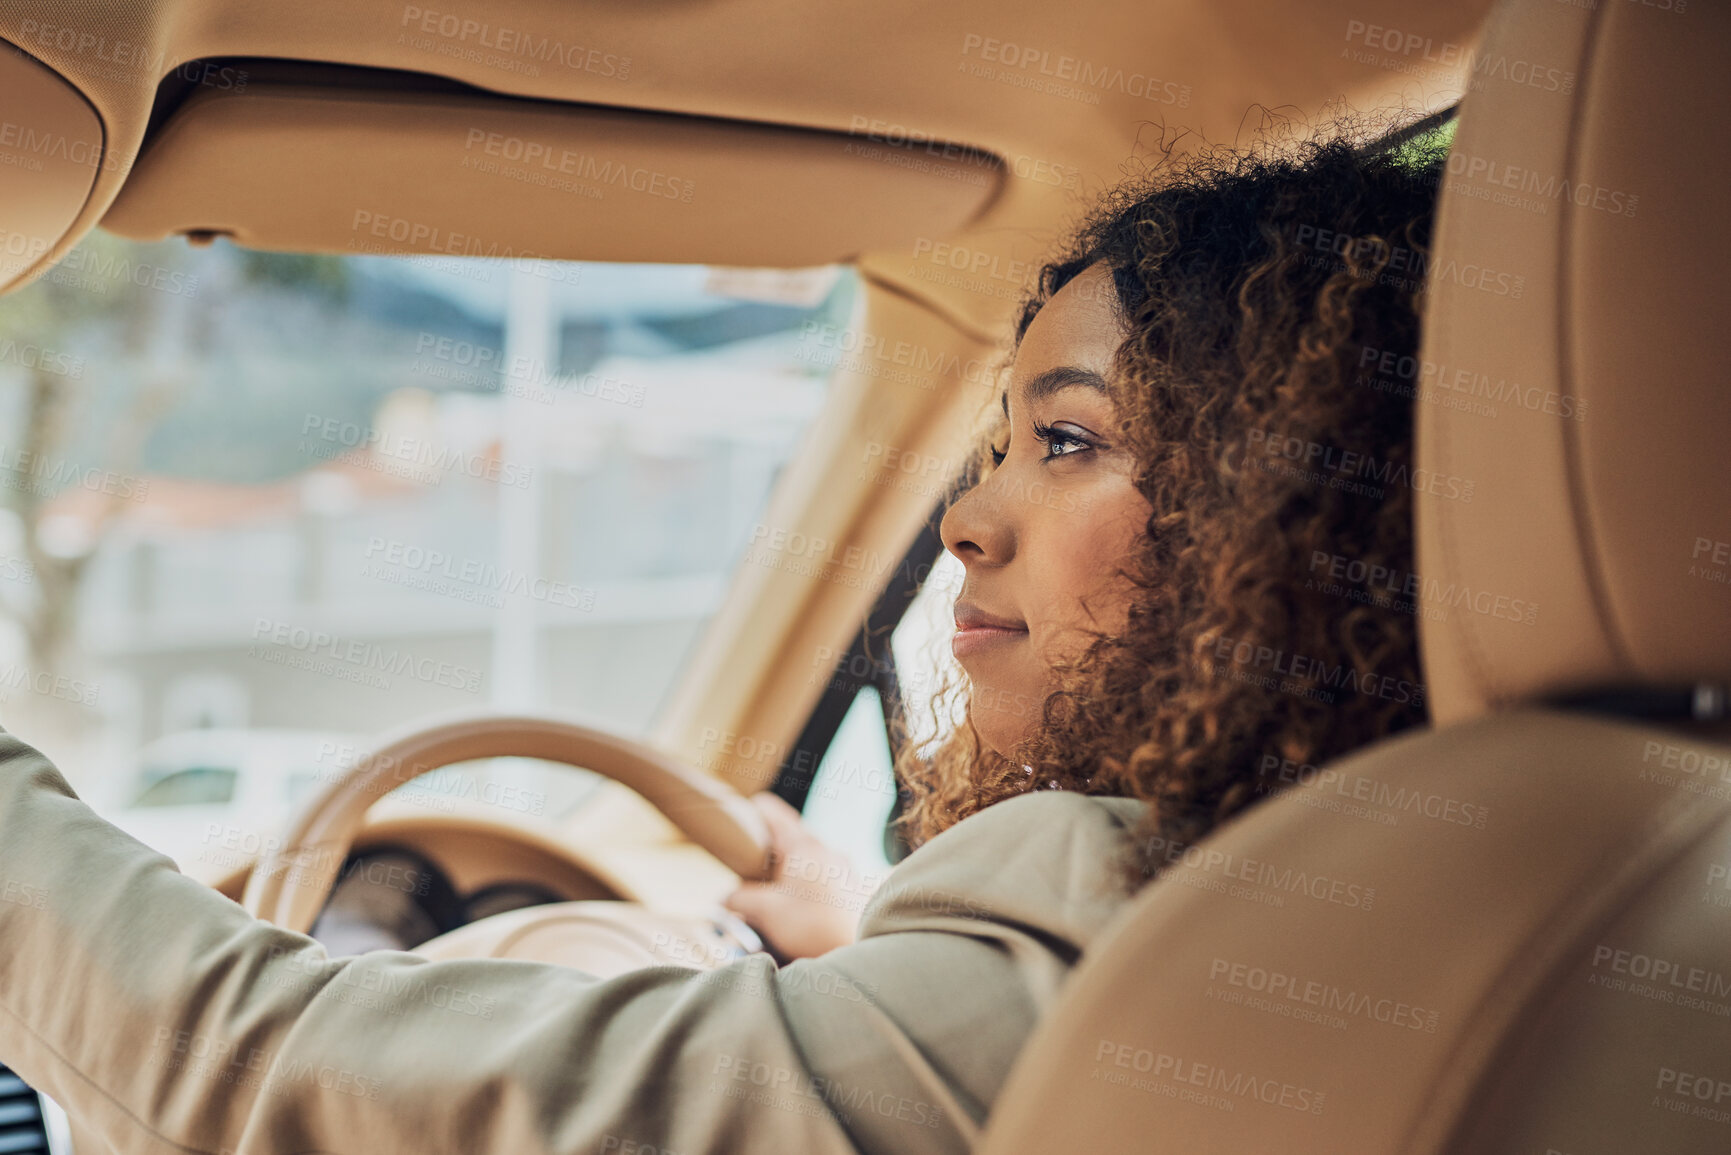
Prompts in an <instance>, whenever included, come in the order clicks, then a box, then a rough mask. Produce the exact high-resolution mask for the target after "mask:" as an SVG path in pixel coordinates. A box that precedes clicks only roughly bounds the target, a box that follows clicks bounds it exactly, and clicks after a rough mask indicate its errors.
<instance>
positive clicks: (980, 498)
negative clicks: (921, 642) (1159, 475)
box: [941, 265, 1150, 757]
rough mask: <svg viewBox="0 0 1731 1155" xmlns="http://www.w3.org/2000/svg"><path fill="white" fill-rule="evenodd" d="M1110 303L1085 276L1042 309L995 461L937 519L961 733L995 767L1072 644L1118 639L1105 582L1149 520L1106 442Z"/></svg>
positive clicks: (1111, 411) (1124, 605)
mask: <svg viewBox="0 0 1731 1155" xmlns="http://www.w3.org/2000/svg"><path fill="white" fill-rule="evenodd" d="M1116 301H1117V297H1116V293H1115V291H1114V289H1113V285H1112V277H1111V274H1110V273H1109V272H1108V271H1107V270H1106V267H1105V266H1104V265H1094V266H1092V267H1091V268H1089V269H1087V270H1086V271H1084V272H1083V273H1082V274H1081V275H1079V276H1077V277H1076V278H1075V279H1074V280H1073V281H1071V282H1070V283H1069V284H1067V285H1065V286H1064V287H1063V288H1062V289H1060V290H1059V291H1058V292H1057V293H1055V294H1054V295H1053V296H1052V298H1051V300H1050V301H1048V302H1047V303H1046V305H1045V306H1044V307H1043V308H1041V310H1040V311H1039V313H1038V314H1037V315H1036V316H1035V318H1034V321H1033V324H1031V325H1030V326H1029V327H1028V331H1027V333H1026V334H1025V335H1024V336H1023V338H1022V345H1021V348H1020V349H1019V350H1018V351H1017V353H1016V362H1015V366H1014V369H1013V371H1012V373H1011V376H1010V383H1009V387H1008V390H1007V391H1006V393H1005V395H1004V398H1003V402H1004V407H1005V411H1006V413H1007V414H1008V417H1009V422H1008V426H1007V430H1008V432H1007V433H1005V434H1000V437H999V440H998V441H997V442H996V443H995V444H994V446H993V449H994V451H995V452H997V453H1002V454H1003V458H1002V460H1001V461H1000V463H999V464H998V466H997V467H996V468H995V469H993V470H992V471H991V472H990V473H989V474H988V475H987V476H986V478H985V479H984V480H983V481H982V482H981V483H980V484H979V485H976V486H975V487H974V488H973V489H971V490H969V491H968V492H967V493H966V494H964V495H963V496H962V497H961V498H960V499H959V500H958V501H957V502H956V503H955V504H954V505H952V506H951V507H950V509H949V511H948V512H947V513H945V514H944V520H943V525H942V527H941V532H942V535H943V539H944V546H945V548H947V549H948V550H949V551H950V552H951V553H952V554H954V555H955V556H956V558H957V559H958V560H960V561H961V563H962V565H963V566H965V567H966V569H967V579H966V581H965V582H964V583H963V586H962V593H961V596H960V597H959V598H958V599H957V600H956V636H955V640H954V642H953V643H952V646H953V648H954V651H955V655H956V659H957V660H958V661H959V662H960V663H961V665H962V668H963V670H965V671H966V672H967V675H968V681H969V700H970V713H971V715H972V717H973V720H974V726H975V728H976V729H977V730H978V731H979V733H980V737H981V739H982V740H983V741H985V743H986V744H987V745H989V746H991V747H992V748H993V749H994V750H996V751H997V752H998V753H1000V754H1002V755H1005V756H1006V757H1007V756H1010V752H1011V748H1012V747H1014V746H1015V744H1016V743H1017V742H1018V741H1020V740H1021V739H1023V738H1025V737H1027V736H1029V735H1031V734H1032V733H1033V732H1034V731H1035V730H1036V729H1037V728H1038V726H1039V724H1040V717H1041V709H1042V706H1043V703H1044V701H1045V697H1046V694H1047V693H1048V692H1050V689H1051V674H1050V671H1051V666H1052V664H1053V662H1054V661H1055V660H1057V659H1060V658H1067V657H1073V656H1075V655H1076V654H1079V653H1080V652H1081V651H1082V650H1083V649H1085V648H1086V646H1087V642H1088V640H1089V639H1088V637H1087V633H1086V632H1085V631H1099V632H1103V633H1107V634H1116V633H1120V632H1122V630H1123V629H1124V626H1125V623H1126V620H1127V615H1128V611H1129V605H1130V598H1131V594H1132V592H1133V587H1132V586H1131V585H1130V583H1129V582H1128V580H1126V579H1124V578H1122V577H1120V576H1118V574H1117V571H1118V569H1119V568H1120V567H1121V565H1122V564H1123V563H1124V562H1125V561H1126V560H1127V559H1128V558H1129V555H1130V553H1131V551H1132V549H1133V548H1134V546H1135V543H1136V541H1137V539H1138V538H1139V536H1140V535H1141V534H1142V533H1143V532H1144V531H1145V526H1146V522H1147V518H1148V514H1149V512H1150V507H1149V505H1148V503H1147V501H1146V500H1145V499H1144V498H1143V497H1142V495H1141V493H1140V492H1138V491H1137V489H1136V488H1135V486H1134V485H1133V484H1132V483H1131V479H1132V477H1133V475H1134V471H1135V462H1134V460H1133V459H1132V457H1131V455H1130V453H1129V452H1128V451H1127V450H1126V449H1123V448H1121V447H1120V446H1118V445H1117V444H1116V443H1115V430H1116V426H1117V418H1116V408H1115V406H1114V405H1113V403H1112V398H1111V395H1110V393H1109V392H1108V390H1107V386H1106V378H1107V376H1108V375H1109V374H1110V373H1111V372H1112V361H1113V355H1114V354H1115V353H1116V352H1117V349H1118V346H1119V345H1120V344H1121V343H1122V342H1123V340H1124V336H1125V330H1124V327H1123V324H1122V322H1121V321H1120V320H1119V317H1118V310H1117V304H1116ZM1005 437H1007V438H1008V440H1007V441H1005V440H1004V438H1005Z"/></svg>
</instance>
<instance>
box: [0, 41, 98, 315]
mask: <svg viewBox="0 0 1731 1155" xmlns="http://www.w3.org/2000/svg"><path fill="white" fill-rule="evenodd" d="M0 93H4V94H5V101H4V112H3V114H0V205H5V206H6V219H5V221H4V223H3V224H0V287H4V286H5V285H6V284H8V283H9V282H11V281H12V280H13V279H15V278H16V277H18V276H20V275H21V274H23V273H24V272H26V271H27V270H29V269H31V268H33V267H35V266H37V265H39V264H41V262H42V259H43V258H44V257H46V256H47V255H48V253H49V251H50V250H51V249H53V248H54V247H55V246H56V245H58V244H59V243H60V239H61V237H63V236H65V235H66V232H67V230H68V229H70V228H71V227H72V222H73V221H74V220H75V219H76V218H77V217H78V214H79V212H80V210H82V209H83V208H84V202H85V199H86V198H87V197H88V196H89V195H90V190H91V188H92V187H93V186H94V185H95V184H96V174H97V173H98V172H99V171H100V170H101V168H102V162H103V154H102V123H101V122H100V121H99V120H97V119H96V113H95V111H94V110H93V109H92V108H91V107H90V102H89V101H87V100H85V99H84V97H82V96H80V95H79V93H78V90H77V89H75V88H73V87H72V86H71V85H70V84H68V83H66V81H65V80H64V79H63V78H62V77H60V76H58V75H56V74H55V73H54V72H53V71H51V70H50V69H48V68H46V67H44V66H43V65H42V64H40V63H38V62H37V61H35V60H32V59H31V58H30V57H28V56H25V55H24V54H23V53H21V52H16V51H12V50H10V49H9V48H8V47H6V46H0Z"/></svg>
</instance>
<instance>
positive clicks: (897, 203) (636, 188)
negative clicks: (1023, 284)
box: [103, 70, 1004, 267]
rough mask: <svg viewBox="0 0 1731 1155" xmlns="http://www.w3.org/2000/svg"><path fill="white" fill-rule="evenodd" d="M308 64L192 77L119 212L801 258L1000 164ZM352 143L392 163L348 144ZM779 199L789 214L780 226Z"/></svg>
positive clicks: (404, 246)
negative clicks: (318, 75) (340, 73)
mask: <svg viewBox="0 0 1731 1155" xmlns="http://www.w3.org/2000/svg"><path fill="white" fill-rule="evenodd" d="M297 79H298V77H297V74H296V73H295V72H294V71H293V70H287V71H286V73H285V74H284V75H283V76H281V77H279V78H276V79H272V78H269V77H262V78H261V77H259V76H255V77H254V78H253V80H252V82H251V83H249V84H248V85H247V87H246V88H245V89H243V90H240V91H236V90H234V89H217V88H212V89H206V90H204V91H201V92H198V93H195V94H194V95H193V96H192V97H191V98H189V99H188V100H187V102H186V103H185V104H184V105H182V106H181V107H180V108H179V109H178V110H177V111H176V112H175V114H174V116H173V117H172V118H171V119H170V120H169V121H168V123H167V124H166V125H165V126H164V128H163V129H162V131H161V132H160V133H158V134H157V135H156V137H155V138H154V139H153V141H152V143H151V145H150V147H149V148H148V149H146V150H145V152H144V155H143V157H141V158H140V160H139V163H138V164H137V166H136V167H135V168H134V170H133V172H132V175H131V178H130V179H129V180H128V181H127V182H126V186H125V187H124V188H123V189H122V190H121V192H120V196H119V197H118V198H117V199H116V200H115V202H114V206H113V207H112V208H110V209H109V210H108V215H107V216H105V217H104V218H103V226H104V227H105V228H107V229H109V230H110V231H112V232H116V233H119V234H121V235H122V236H128V237H134V238H137V239H141V240H158V239H161V238H162V237H166V236H173V235H176V234H180V233H186V232H193V231H198V230H216V231H222V232H226V233H229V234H231V235H232V236H233V237H234V238H235V240H236V241H237V243H239V244H242V245H246V246H248V247H249V248H264V249H285V250H288V251H291V252H319V251H329V250H333V249H334V250H337V251H341V252H349V253H425V254H436V255H439V256H458V257H466V256H490V257H522V256H537V257H545V258H549V259H559V260H569V259H579V258H580V259H583V260H591V261H677V262H682V263H691V264H723V265H750V264H766V265H778V266H795V267H797V266H801V265H820V264H826V263H828V262H831V261H840V260H847V259H849V258H851V257H852V256H853V255H854V254H856V253H859V252H861V251H866V250H872V249H879V248H892V247H895V246H898V245H911V244H912V243H913V241H914V239H915V238H917V237H921V236H946V235H948V234H949V233H950V232H952V231H954V230H956V229H959V228H961V227H962V226H963V225H965V224H966V223H967V222H968V221H969V220H971V219H972V218H973V217H974V216H975V215H977V214H978V213H979V211H980V210H981V209H982V207H983V206H984V205H985V204H986V203H988V202H989V201H990V200H991V199H992V198H993V197H994V196H995V195H996V194H997V192H998V189H999V187H1000V186H1001V185H1002V183H1003V180H1004V173H1003V171H1002V168H1001V166H1000V165H999V163H998V161H997V159H996V158H994V157H989V156H985V155H975V154H972V153H970V152H968V151H967V150H966V149H963V148H960V147H951V148H949V149H948V150H943V149H940V150H939V151H938V153H937V155H935V156H928V155H926V154H925V153H924V152H911V151H909V150H906V149H903V150H902V153H901V155H899V156H897V157H895V158H892V159H899V160H900V161H901V162H902V163H901V164H896V163H886V162H885V160H884V159H882V158H881V157H878V158H874V157H870V156H867V155H866V154H865V153H864V152H863V150H860V149H859V148H858V147H857V145H858V142H857V141H856V140H855V139H854V138H853V137H850V136H848V135H846V134H845V133H823V132H809V131H802V130H798V129H793V128H782V127H776V126H772V125H758V124H740V123H736V122H729V121H718V120H713V119H710V118H707V117H692V116H666V115H662V114H657V113H650V112H638V111H634V110H621V109H609V108H584V107H572V106H570V105H562V104H558V103H554V102H551V101H548V102H541V101H522V100H509V101H508V100H501V99H500V98H498V97H497V96H493V95H489V94H485V93H468V92H455V93H453V92H444V91H436V92H424V91H407V92H403V91H391V90H388V89H368V88H360V87H344V86H341V85H334V84H331V83H329V82H326V83H322V84H321V83H311V82H307V81H305V80H302V81H301V82H299V83H296V82H295V81H296V80H297ZM349 156H367V157H371V158H374V159H375V161H376V163H374V164H370V165H366V166H350V165H346V164H342V163H337V162H333V159H332V158H334V157H349ZM212 171H221V172H222V173H223V179H222V180H220V181H213V180H211V179H209V174H210V173H211V172H212ZM288 187H293V188H294V189H295V190H296V195H295V196H293V197H285V196H283V195H282V190H283V189H284V188H288ZM850 197H851V198H857V199H858V203H857V205H854V206H853V207H851V208H850V210H849V211H847V212H836V211H835V206H836V204H837V203H841V202H845V201H846V200H847V199H848V198H850ZM765 216H770V217H773V218H775V219H777V220H779V221H782V222H784V224H785V228H784V229H782V230H780V231H779V232H778V234H777V236H776V238H775V239H773V240H771V239H770V238H767V237H765V236H763V235H762V233H761V232H760V231H759V230H758V229H757V228H756V225H757V224H758V223H759V222H760V221H762V220H763V218H764V217H765Z"/></svg>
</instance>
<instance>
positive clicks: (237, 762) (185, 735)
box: [105, 729, 355, 877]
mask: <svg viewBox="0 0 1731 1155" xmlns="http://www.w3.org/2000/svg"><path fill="white" fill-rule="evenodd" d="M354 742H355V738H354V736H353V735H348V734H340V733H327V732H323V731H317V730H243V729H220V730H183V731H180V732H179V733H174V734H166V735H164V736H163V737H161V738H158V739H157V740H156V741H154V742H152V743H150V744H149V745H148V746H146V747H145V748H144V750H143V751H142V752H141V753H140V756H139V761H138V766H137V769H136V770H135V771H134V772H133V773H132V774H131V775H130V776H128V777H127V778H126V779H125V780H124V783H123V785H122V786H121V788H120V790H119V791H118V792H117V793H118V796H117V798H116V805H114V806H112V807H110V808H109V812H108V813H107V814H106V815H105V817H107V818H108V819H109V821H111V822H113V823H114V824H115V825H117V826H119V827H120V828H121V829H122V830H125V831H126V832H127V833H128V834H131V835H132V836H133V837H134V838H137V839H138V840H139V841H140V842H143V843H145V844H146V845H148V846H150V847H151V848H153V849H155V850H159V851H161V852H162V853H164V854H166V855H168V856H169V857H170V858H173V859H174V860H175V862H176V863H177V864H178V865H179V866H180V868H181V869H182V870H183V871H185V872H186V873H188V874H191V875H194V876H195V877H210V876H213V875H220V874H224V873H226V872H227V871H228V870H230V869H233V868H234V867H237V866H239V865H241V863H242V862H243V861H245V860H246V859H249V858H251V857H253V856H254V855H256V854H257V853H258V852H259V851H260V849H261V848H262V846H263V844H264V843H266V842H267V841H268V840H270V839H272V838H275V837H277V836H278V835H279V834H280V833H281V831H282V829H283V827H284V825H285V823H286V822H287V821H288V819H289V817H290V816H291V815H292V814H293V813H294V812H295V809H296V808H297V807H298V806H299V805H300V804H301V803H302V802H303V801H304V800H305V799H306V797H307V795H308V794H310V793H311V792H312V790H313V788H314V787H316V786H318V785H319V784H320V783H321V782H322V781H325V780H328V779H329V778H330V776H331V774H332V773H333V772H334V771H335V770H336V769H337V766H336V763H335V762H334V761H333V760H332V756H331V752H332V751H334V750H343V749H352V748H353V744H354Z"/></svg>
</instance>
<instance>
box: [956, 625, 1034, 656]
mask: <svg viewBox="0 0 1731 1155" xmlns="http://www.w3.org/2000/svg"><path fill="white" fill-rule="evenodd" d="M1027 636H1028V631H1027V630H1026V629H1012V628H1010V627H1008V626H969V627H967V628H966V629H962V628H958V629H957V630H956V635H955V637H953V638H951V639H950V652H951V653H952V654H954V655H955V656H956V657H957V658H964V657H966V656H967V655H969V654H977V653H979V652H980V651H982V650H987V649H990V648H992V647H993V646H1002V645H1005V644H1007V643H1010V642H1017V641H1021V640H1022V639H1024V638H1026V637H1027Z"/></svg>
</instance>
